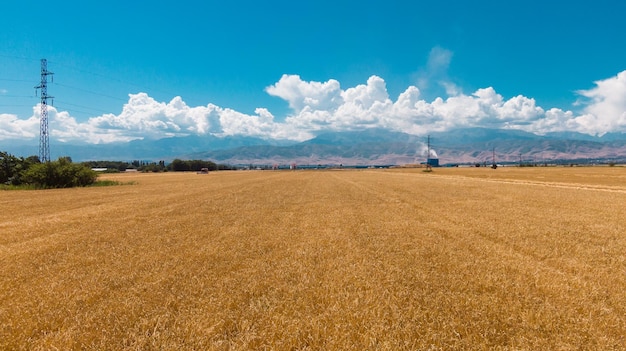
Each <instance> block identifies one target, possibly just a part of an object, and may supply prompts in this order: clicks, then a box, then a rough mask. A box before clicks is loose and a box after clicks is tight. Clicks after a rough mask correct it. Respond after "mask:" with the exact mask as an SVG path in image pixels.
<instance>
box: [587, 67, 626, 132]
mask: <svg viewBox="0 0 626 351" xmlns="http://www.w3.org/2000/svg"><path fill="white" fill-rule="evenodd" d="M595 84H596V87H595V88H592V89H589V90H580V91H578V93H579V94H580V95H582V96H584V97H585V98H587V99H588V100H589V102H588V105H587V106H586V107H585V109H584V112H585V114H584V115H582V116H579V117H577V118H576V121H577V123H578V125H579V128H578V129H579V131H584V132H586V133H592V134H600V135H602V134H604V133H607V132H611V131H624V130H625V129H626V71H622V72H620V73H619V74H618V75H617V76H615V77H612V78H608V79H604V80H599V81H596V82H595Z"/></svg>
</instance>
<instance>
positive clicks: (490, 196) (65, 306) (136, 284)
mask: <svg viewBox="0 0 626 351" xmlns="http://www.w3.org/2000/svg"><path fill="white" fill-rule="evenodd" d="M104 178H106V179H113V180H118V181H120V182H122V183H125V185H119V186H109V187H100V188H80V189H64V190H45V191H0V213H1V217H0V266H1V267H2V268H1V269H0V349H1V350H57V349H58V350H83V349H84V350H249V349H252V350H466V349H472V350H487V349H489V350H573V349H580V350H589V349H597V350H620V349H626V169H625V168H621V167H597V168H578V167H572V168H569V167H567V168H566V167H559V168H557V167H554V168H499V169H497V170H492V169H485V168H478V169H477V168H467V169H462V168H459V169H435V170H434V172H432V173H426V172H423V171H421V170H419V169H392V170H361V171H356V170H319V171H241V172H218V173H211V174H209V175H197V174H193V173H184V174H180V173H176V174H175V173H165V174H118V175H108V176H104Z"/></svg>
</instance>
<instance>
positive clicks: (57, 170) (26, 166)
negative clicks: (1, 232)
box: [0, 151, 234, 188]
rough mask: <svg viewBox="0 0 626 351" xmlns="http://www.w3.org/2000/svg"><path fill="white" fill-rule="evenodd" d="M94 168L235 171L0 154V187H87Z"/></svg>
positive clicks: (195, 164) (199, 163) (196, 163)
mask: <svg viewBox="0 0 626 351" xmlns="http://www.w3.org/2000/svg"><path fill="white" fill-rule="evenodd" d="M94 168H104V169H106V171H105V172H123V171H126V170H127V169H136V170H137V171H141V172H166V171H173V172H189V171H193V172H198V171H201V170H204V169H206V170H208V171H216V170H228V169H234V168H232V167H230V166H227V165H218V164H216V163H214V162H211V161H205V160H181V159H175V160H173V161H172V162H171V163H169V164H166V163H165V161H159V162H147V161H138V160H135V161H132V162H123V161H87V162H81V163H74V162H72V159H71V158H70V157H60V158H59V159H58V160H56V161H51V162H44V163H42V162H40V160H39V157H37V156H29V157H26V158H24V157H17V156H13V155H11V154H9V153H8V152H4V151H0V185H13V186H33V187H36V188H69V187H75V186H87V185H91V184H93V183H95V182H96V180H97V177H98V173H97V172H95V171H93V170H92V169H94Z"/></svg>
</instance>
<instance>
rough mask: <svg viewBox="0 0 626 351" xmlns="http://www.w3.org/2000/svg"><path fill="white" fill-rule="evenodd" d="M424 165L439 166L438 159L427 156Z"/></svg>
mask: <svg viewBox="0 0 626 351" xmlns="http://www.w3.org/2000/svg"><path fill="white" fill-rule="evenodd" d="M426 165H428V166H431V167H439V159H438V158H429V159H427V160H426Z"/></svg>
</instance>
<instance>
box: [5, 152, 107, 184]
mask: <svg viewBox="0 0 626 351" xmlns="http://www.w3.org/2000/svg"><path fill="white" fill-rule="evenodd" d="M97 178H98V174H97V173H96V172H95V171H93V170H91V168H89V167H87V166H85V165H82V164H78V163H73V162H72V159H71V158H70V157H59V159H58V160H56V161H51V162H43V163H42V162H40V160H39V157H37V156H29V157H26V158H24V157H16V156H13V155H11V154H9V153H7V152H3V151H0V184H3V185H13V186H32V187H35V188H44V189H48V188H71V187H76V186H87V185H91V184H93V183H95V182H96V179H97Z"/></svg>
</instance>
